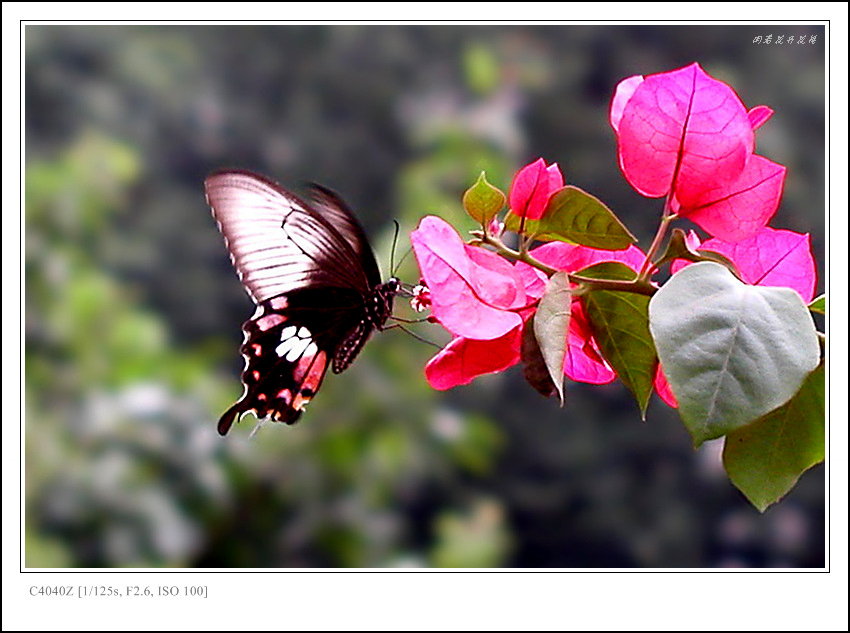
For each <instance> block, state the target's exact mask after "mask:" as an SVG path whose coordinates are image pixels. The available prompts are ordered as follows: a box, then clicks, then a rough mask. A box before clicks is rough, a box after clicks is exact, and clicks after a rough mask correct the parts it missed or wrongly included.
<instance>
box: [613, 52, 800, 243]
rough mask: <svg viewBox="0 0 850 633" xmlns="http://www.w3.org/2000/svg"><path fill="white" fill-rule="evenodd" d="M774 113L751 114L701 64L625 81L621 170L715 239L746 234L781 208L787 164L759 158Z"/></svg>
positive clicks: (620, 106) (620, 94)
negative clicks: (760, 133)
mask: <svg viewBox="0 0 850 633" xmlns="http://www.w3.org/2000/svg"><path fill="white" fill-rule="evenodd" d="M772 114H773V111H772V110H771V109H770V108H768V107H767V106H757V107H755V108H753V109H752V110H750V111H749V112H748V111H747V110H746V108H745V107H744V104H743V103H742V102H741V100H740V98H739V97H738V95H737V94H735V92H734V91H733V90H732V89H731V88H730V87H729V86H727V85H726V84H724V83H723V82H721V81H718V80H716V79H714V78H712V77H711V76H709V75H708V74H707V73H705V71H703V69H702V68H700V66H699V64H691V65H690V66H686V67H684V68H680V69H678V70H674V71H670V72H666V73H659V74H657V75H650V76H648V77H641V76H634V77H629V78H628V79H624V80H623V81H621V82H620V84H619V85H618V86H617V89H616V91H615V94H614V98H613V100H612V102H611V112H610V121H611V126H612V127H613V128H614V131H615V132H616V133H617V141H618V152H619V160H620V168H621V169H622V171H623V174H624V175H625V177H626V179H627V180H628V181H629V183H630V184H631V185H632V186H633V187H634V188H635V189H636V190H637V191H638V192H640V193H641V194H642V195H645V196H647V197H650V198H657V197H661V196H667V195H669V196H670V199H671V205H672V207H673V211H675V212H677V213H678V214H679V215H680V216H683V217H688V218H690V219H691V220H693V221H694V222H696V223H697V224H699V225H700V226H702V227H703V228H704V229H705V230H707V231H708V232H709V233H711V234H712V235H714V236H715V237H719V238H721V239H724V240H727V241H738V240H742V239H746V238H747V237H749V236H750V235H752V234H754V233H755V232H756V231H758V230H759V229H760V228H761V227H763V226H765V225H766V224H767V222H768V220H769V219H770V218H771V217H772V216H773V214H774V213H775V212H776V208H777V206H778V204H779V199H780V197H781V195H782V185H783V183H784V178H785V168H784V167H782V166H781V165H777V164H776V163H773V162H771V161H769V160H767V159H765V158H762V157H760V156H755V155H753V148H754V138H755V136H754V130H755V129H756V128H758V127H760V126H761V125H763V124H764V123H765V122H766V121H767V120H768V119H769V118H770V117H771V115H772Z"/></svg>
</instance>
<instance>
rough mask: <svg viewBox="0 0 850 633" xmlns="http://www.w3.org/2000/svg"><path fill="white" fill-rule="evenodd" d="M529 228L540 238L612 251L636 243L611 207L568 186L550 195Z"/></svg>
mask: <svg viewBox="0 0 850 633" xmlns="http://www.w3.org/2000/svg"><path fill="white" fill-rule="evenodd" d="M532 229H533V230H534V232H535V233H537V235H536V238H537V239H538V240H540V241H544V242H546V241H552V240H560V241H566V242H571V243H573V244H581V245H582V246H589V247H590V248H602V249H605V250H611V251H621V250H624V249H626V248H628V247H629V246H630V245H631V244H634V243H635V242H637V238H635V236H634V235H632V234H631V233H630V232H629V230H628V229H627V228H626V227H625V225H624V224H623V223H622V222H620V220H619V218H617V216H616V215H614V213H613V212H612V211H611V209H609V208H608V207H606V206H605V205H604V204H603V203H602V202H601V201H600V200H598V199H597V198H594V197H593V196H592V195H590V194H589V193H587V192H585V191H582V190H581V189H579V188H578V187H573V186H571V185H570V186H566V187H564V188H563V189H560V190H559V191H557V192H555V193H554V194H552V197H551V198H549V202H548V204H547V205H546V211H545V212H544V213H543V217H542V218H540V220H538V221H536V222H534V224H533V226H529V231H528V233H529V234H531V230H532Z"/></svg>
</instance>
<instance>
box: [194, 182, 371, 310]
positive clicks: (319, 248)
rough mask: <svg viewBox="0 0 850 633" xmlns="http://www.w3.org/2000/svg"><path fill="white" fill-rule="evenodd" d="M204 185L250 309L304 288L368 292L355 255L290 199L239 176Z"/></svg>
mask: <svg viewBox="0 0 850 633" xmlns="http://www.w3.org/2000/svg"><path fill="white" fill-rule="evenodd" d="M204 184H205V189H206V195H207V202H208V203H209V205H210V207H211V208H212V212H213V217H215V219H216V221H217V222H218V225H219V229H220V230H221V233H222V235H224V239H225V243H226V244H227V249H228V251H229V252H230V257H231V260H232V261H233V265H234V267H235V268H236V271H237V273H238V274H239V278H240V279H241V280H242V283H243V284H244V286H245V289H246V290H247V292H248V294H249V295H251V298H252V299H253V300H254V302H255V303H257V304H260V303H262V302H263V301H267V300H268V299H271V298H272V297H276V296H278V295H281V294H285V293H287V292H291V291H293V290H297V289H299V288H304V287H307V286H309V287H319V286H330V287H341V288H353V289H356V290H358V291H360V292H361V293H363V294H366V293H368V292H369V290H370V288H371V282H372V280H371V279H370V274H367V272H366V270H364V268H363V266H362V264H361V260H362V257H361V255H360V254H358V253H357V252H355V250H354V248H353V247H352V245H351V244H350V243H349V241H348V240H347V239H346V238H345V237H344V236H343V235H341V234H340V232H339V231H338V230H337V229H336V228H335V227H334V225H333V224H331V222H330V221H329V220H328V219H326V218H325V217H323V216H322V215H321V214H320V213H317V212H316V211H315V210H314V209H312V208H311V207H310V206H309V205H307V204H306V203H304V202H302V201H301V200H300V199H299V198H298V197H297V196H295V195H294V194H292V193H290V192H288V191H286V190H285V189H283V188H282V187H280V186H279V185H277V184H276V183H274V182H272V181H271V180H268V179H266V178H264V177H263V176H260V175H258V174H254V173H251V172H248V171H240V170H227V171H220V172H216V173H214V174H212V175H211V176H210V177H209V178H207V180H206V182H205V183H204ZM354 222H355V223H356V220H354ZM342 226H343V230H346V229H345V226H344V225H342ZM361 231H362V229H361ZM363 239H365V238H363ZM366 248H367V249H368V244H367V245H366ZM369 255H370V256H371V257H372V260H373V263H374V256H372V255H371V252H370V253H369ZM375 268H376V269H377V265H375Z"/></svg>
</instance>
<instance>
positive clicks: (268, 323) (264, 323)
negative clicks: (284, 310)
mask: <svg viewBox="0 0 850 633" xmlns="http://www.w3.org/2000/svg"><path fill="white" fill-rule="evenodd" d="M284 321H286V318H284V317H283V316H281V315H280V314H267V315H265V316H262V317H260V318H259V319H257V321H256V323H257V327H258V328H259V329H260V331H261V332H265V331H266V330H270V329H272V328H273V327H274V326H276V325H280V324H281V323H283V322H284Z"/></svg>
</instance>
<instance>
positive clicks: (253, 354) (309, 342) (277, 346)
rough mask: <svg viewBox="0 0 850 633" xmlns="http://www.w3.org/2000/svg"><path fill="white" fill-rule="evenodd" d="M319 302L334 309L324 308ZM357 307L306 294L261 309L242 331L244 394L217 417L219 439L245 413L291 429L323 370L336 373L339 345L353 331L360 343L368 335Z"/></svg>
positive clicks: (323, 292) (320, 292)
mask: <svg viewBox="0 0 850 633" xmlns="http://www.w3.org/2000/svg"><path fill="white" fill-rule="evenodd" d="M324 301H329V302H330V304H331V305H333V306H334V308H333V309H330V308H328V307H325V306H323V305H322V303H320V302H324ZM358 301H359V296H358V295H357V294H356V293H354V292H351V291H346V290H343V289H318V288H312V289H310V288H307V289H302V290H297V291H293V292H292V293H290V294H289V295H288V296H280V297H275V298H273V299H270V300H269V301H265V302H263V303H262V304H260V306H258V308H257V312H256V313H255V314H254V316H253V317H252V318H251V319H250V320H249V321H247V322H246V323H245V324H244V325H243V328H242V329H243V332H244V334H245V341H244V343H243V344H242V347H241V350H240V351H241V352H242V355H243V357H244V358H245V369H244V370H243V372H242V383H243V385H244V388H245V390H244V393H243V396H242V398H240V400H239V401H238V402H237V403H236V404H234V405H233V407H231V408H230V409H229V410H228V411H227V412H226V413H225V414H224V415H223V416H222V418H221V420H220V421H219V425H218V430H219V433H221V434H222V435H224V434H225V433H227V431H228V430H229V429H230V426H231V425H232V424H233V422H234V421H236V420H237V419H238V418H239V417H240V416H241V415H242V414H243V413H245V412H247V411H252V412H254V414H255V415H256V416H257V418H259V419H262V418H265V417H269V418H271V419H272V420H274V421H276V422H286V423H288V424H293V423H295V422H296V421H297V420H298V418H299V416H300V415H301V413H302V412H303V411H304V408H305V407H306V405H307V404H308V403H309V402H310V400H311V399H312V398H313V396H315V394H316V393H317V392H318V390H319V386H320V385H321V383H322V379H323V378H324V375H325V373H326V371H327V369H328V367H329V366H331V365H332V364H333V365H334V368H336V366H337V361H336V358H337V350H338V349H340V346H341V343H342V341H343V340H344V339H346V338H347V337H348V336H350V333H351V332H354V331H358V332H360V333H361V335H362V336H363V340H364V341H365V338H366V337H368V336H369V334H371V332H372V329H373V327H372V326H371V324H369V323H367V322H365V321H363V319H362V318H361V314H362V308H361V307H360V306H359V305H358V303H357V302H358ZM361 346H362V343H361ZM337 373H339V372H337Z"/></svg>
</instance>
